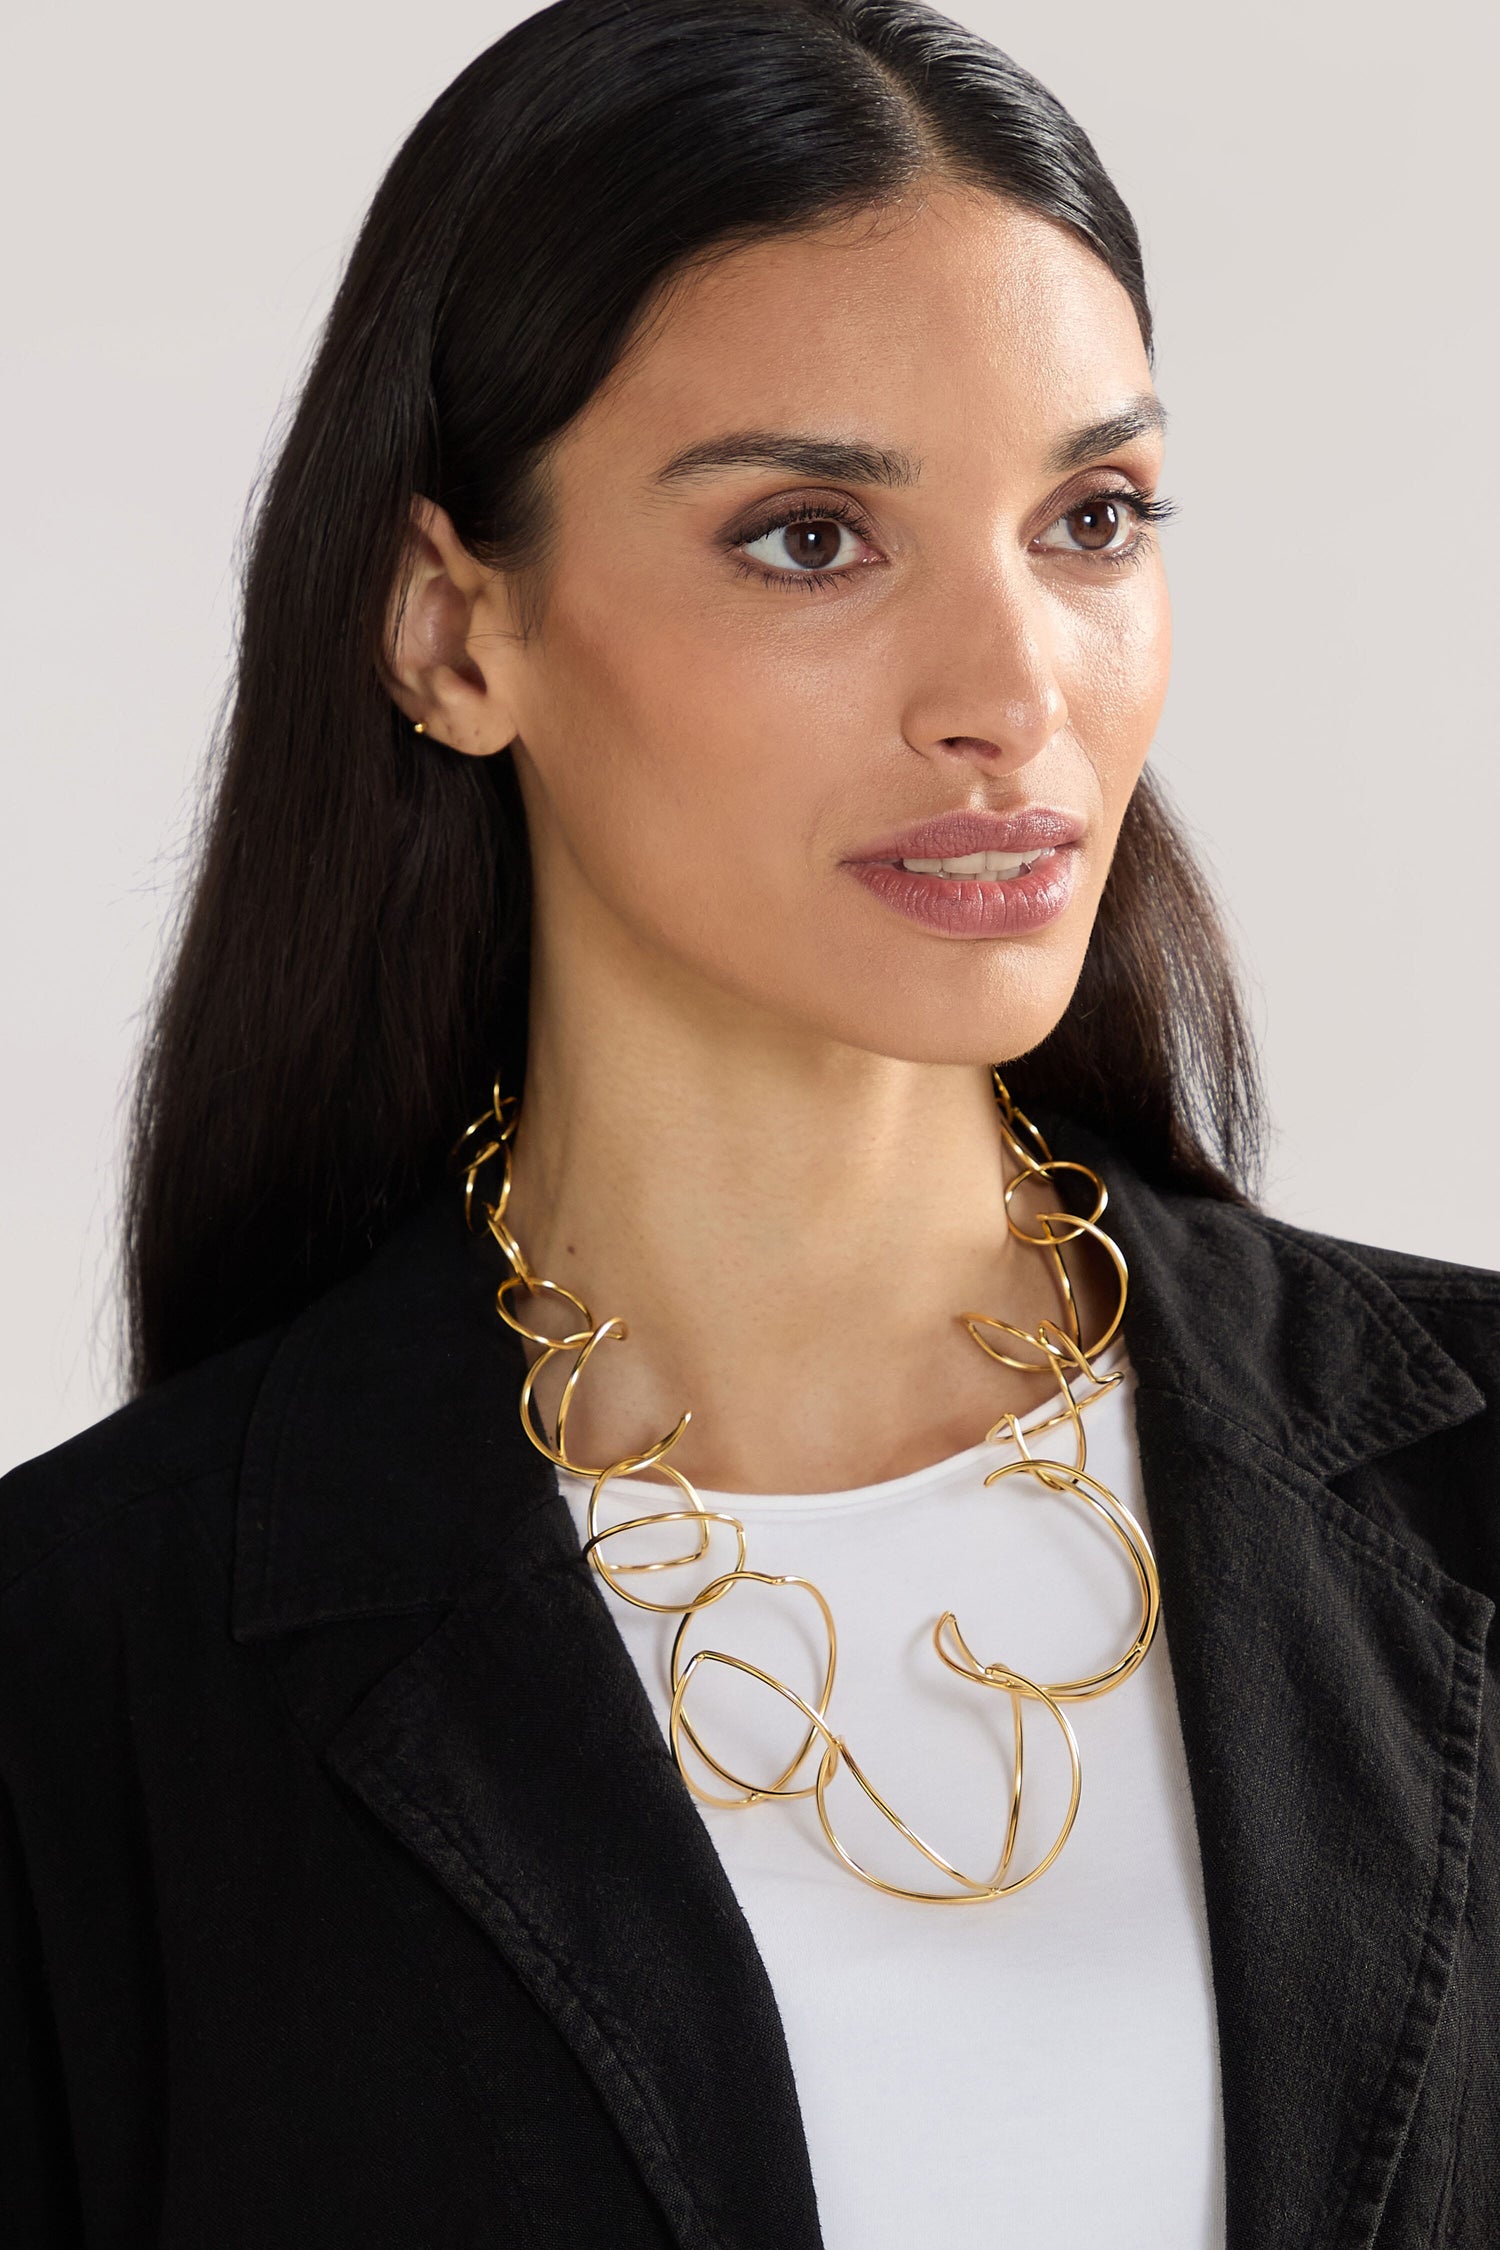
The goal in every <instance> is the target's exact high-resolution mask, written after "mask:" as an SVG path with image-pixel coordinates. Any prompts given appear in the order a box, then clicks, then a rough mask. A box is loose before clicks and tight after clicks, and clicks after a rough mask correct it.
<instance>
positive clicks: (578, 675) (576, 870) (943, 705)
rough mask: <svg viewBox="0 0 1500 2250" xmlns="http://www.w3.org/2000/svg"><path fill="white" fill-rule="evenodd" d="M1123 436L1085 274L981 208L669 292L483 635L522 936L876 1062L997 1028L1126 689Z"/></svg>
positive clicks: (1127, 493)
mask: <svg viewBox="0 0 1500 2250" xmlns="http://www.w3.org/2000/svg"><path fill="white" fill-rule="evenodd" d="M1160 446H1161V440H1160V433H1159V426H1158V410H1157V408H1156V406H1155V401H1154V396H1153V392H1152V386H1151V377H1150V372H1149V369H1148V366H1147V361H1146V356H1145V351H1144V349H1143V346H1142V343H1141V337H1140V332H1139V329H1138V327H1137V324H1136V319H1135V315H1134V312H1133V311H1132V308H1131V305H1130V302H1129V300H1128V298H1127V297H1126V295H1125V293H1124V291H1123V290H1122V289H1121V288H1120V286H1119V284H1118V283H1117V282H1116V281H1115V280H1114V279H1113V278H1112V277H1111V275H1110V274H1109V273H1108V272H1107V270H1106V269H1105V267H1104V266H1103V265H1102V264H1101V263H1100V262H1099V261H1098V260H1097V259H1096V258H1095V257H1093V256H1092V255H1091V254H1090V252H1089V251H1088V250H1086V249H1085V248H1084V247H1083V246H1082V244H1081V243H1079V242H1078V241H1077V240H1075V238H1074V237H1073V236H1071V235H1070V234H1069V233H1067V232H1066V231H1065V230H1064V229H1063V228H1062V227H1060V226H1055V225H1053V224H1051V223H1049V222H1048V221H1046V220H1043V219H1039V218H1036V217H1034V216H1032V215H1030V214H1028V213H1026V212H1024V211H1022V210H1020V209H1017V208H1014V207H1012V206H1009V205H1007V204H1004V203H1002V202H1000V201H998V200H997V199H995V198H994V197H992V196H988V195H985V194H982V193H979V192H976V191H973V190H966V189H962V188H951V187H946V186H943V187H932V188H929V189H928V190H927V192H926V193H925V194H924V195H922V196H921V197H920V198H915V197H914V198H913V199H911V200H910V201H908V202H906V203H904V204H902V205H901V206H899V207H897V208H895V209H894V210H891V211H887V212H885V213H882V214H880V215H879V217H878V218H876V219H871V218H870V217H868V216H866V217H862V218H860V219H858V220H854V221H849V222H840V223H839V224H836V225H833V226H829V227H826V228H824V229H822V230H819V231H817V232H813V233H809V234H806V235H800V236H793V237H786V236H783V237H780V238H777V239H774V240H770V241H767V242H765V243H763V244H761V245H759V246H756V247H753V248H749V249H743V250H737V251H734V252H732V253H730V254H728V255H726V256H724V257H722V258H721V259H720V260H719V261H718V262H717V263H714V264H711V265H708V266H706V267H704V268H701V269H700V270H698V271H697V272H695V273H693V274H691V275H690V276H689V277H688V278H686V279H685V280H683V281H682V282H681V283H680V284H679V286H678V287H677V288H676V289H675V290H674V291H672V292H671V293H670V294H669V295H668V296H667V297H666V298H665V299H664V301H663V303H662V304H661V306H660V307H659V308H658V314H657V317H656V318H655V319H654V320H653V321H652V322H651V323H650V324H648V326H647V327H646V329H645V330H644V331H643V332H642V335H641V337H640V339H639V341H638V343H637V345H636V347H635V348H634V349H633V350H632V352H631V353H630V354H629V355H628V356H627V358H626V360H625V361H624V362H623V363H622V364H621V366H620V367H619V368H618V369H617V371H616V373H615V375H614V376H613V377H612V378H611V380H610V381H609V383H608V384H607V385H606V386H605V387H604V389H603V390H602V391H601V392H600V393H599V394H598V395H597V396H596V397H595V398H594V399H593V400H592V401H591V402H590V404H589V406H588V407H587V409H586V410H585V411H584V412H583V413H582V414H581V415H580V416H579V417H578V419H577V420H576V421H575V422H574V423H573V424H572V425H571V426H570V427H569V428H568V430H567V431H566V432H565V433H564V435H563V437H562V438H561V440H560V441H559V442H558V444H557V447H556V450H555V454H554V457H553V464H552V471H553V474H552V483H553V494H554V503H553V504H554V508H555V525H556V534H555V543H554V546H553V549H552V553H551V556H550V559H549V562H548V564H547V566H546V580H545V593H544V597H543V609H542V615H541V622H540V626H539V628H538V629H537V630H536V631H535V632H534V633H533V634H532V635H531V636H530V637H529V638H528V639H527V640H526V641H524V642H523V643H519V644H518V643H516V642H515V641H514V640H513V639H512V640H510V641H508V642H506V643H504V644H503V645H504V646H505V648H506V649H507V651H508V653H507V654H506V656H505V657H504V658H503V659H502V658H501V657H499V656H498V655H497V656H496V658H495V659H494V662H495V663H496V664H497V665H501V664H503V675H497V680H496V685H497V686H503V689H504V697H505V704H504V707H505V710H506V714H507V723H508V722H509V721H512V720H513V723H514V732H515V737H516V739H515V742H514V745H513V748H514V755H515V757H516V760H517V765H518V768H519V775H520V781H521V786H522V791H523V795H524V800H525V805H526V811H527V818H528V823H529V826H530V832H531V839H532V849H533V857H534V864H535V869H536V882H537V896H538V914H539V935H540V938H541V942H542V945H543V948H544V954H543V957H544V958H546V957H549V955H550V957H553V958H555V957H556V951H557V948H558V947H562V948H563V949H564V951H565V952H566V951H567V950H569V949H577V948H584V947H587V948H593V947H597V946H599V945H600V944H605V945H609V946H610V947H611V948H612V949H614V951H613V955H612V958H614V959H616V960H618V959H621V958H628V957H631V956H634V957H635V958H637V959H639V960H640V961H641V963H642V964H643V966H646V967H648V968H649V967H651V966H653V965H654V968H655V971H656V973H658V974H663V973H668V971H670V974H671V976H672V977H673V979H674V981H677V982H679V983H680V981H681V979H682V978H684V977H685V978H686V980H687V985H688V988H689V989H691V990H694V991H696V992H698V993H699V994H700V995H702V996H704V997H705V998H707V999H708V1000H709V1001H710V1002H711V1003H712V1004H715V1005H723V1004H724V1003H725V1002H726V1001H728V1000H729V999H730V997H731V996H732V999H733V1002H734V1003H737V1004H744V1003H748V1004H749V1005H750V1006H751V1007H752V1008H753V1009H755V1010H756V1011H758V1012H764V1013H765V1014H768V1015H769V1016H771V1017H773V1018H776V1019H780V1020H781V1021H782V1022H784V1023H785V1024H787V1025H788V1026H795V1027H798V1029H799V1030H800V1031H802V1032H804V1033H805V1032H812V1033H814V1034H817V1035H821V1036H826V1037H831V1038H833V1039H834V1040H837V1041H839V1042H842V1043H845V1044H848V1045H852V1046H855V1047H859V1048H864V1049H868V1050H873V1051H875V1052H878V1053H881V1054H886V1055H892V1056H898V1057H902V1058H905V1059H909V1060H916V1061H942V1062H991V1061H994V1062H1002V1061H1005V1060H1007V1059H1009V1058H1011V1057H1013V1056H1015V1055H1018V1054H1020V1053H1023V1052H1024V1051H1025V1050H1026V1049H1027V1048H1029V1047H1031V1046H1033V1045H1035V1043H1036V1042H1037V1041H1038V1040H1039V1039H1041V1038H1042V1037H1043V1036H1044V1035H1045V1034H1046V1033H1047V1031H1049V1030H1050V1029H1051V1027H1052V1025H1053V1024H1054V1023H1055V1022H1056V1021H1057V1019H1058V1018H1059V1016H1060V1015H1061V1014H1062V1012H1063V1010H1064V1008H1065V1007H1066V1005H1067V1002H1068V999H1069V997H1070V995H1071V993H1072V990H1073V986H1074V983H1075V981H1076V979H1077V976H1078V972H1079V969H1080V967H1081V965H1082V961H1083V955H1084V950H1085V947H1086V945H1087V942H1088V937H1089V931H1090V928H1091V925H1092V923H1093V919H1094V914H1095V910H1096V907H1097V904H1098V900H1099V894H1100V890H1101V888H1102V886H1103V883H1104V879H1105V875H1106V873H1107V871H1108V867H1109V862H1110V857H1111V854H1112V852H1113V849H1114V845H1115V839H1116V836H1117V834H1118V831H1119V826H1120V820H1121V816H1122V815H1123V813H1124V810H1125V806H1126V803H1127V801H1128V799H1129V797H1130V793H1131V790H1132V788H1133V787H1134V785H1135V782H1136V779H1137V777H1138V775H1139V773H1140V770H1141V766H1142V763H1143V761H1144V759H1145V756H1146V752H1147V748H1148V745H1149V743H1150V740H1151V735H1152V731H1153V729H1154V727H1155V724H1156V720H1157V716H1158V712H1159V710H1160V706H1161V701H1162V696H1163V693H1164V690H1165V685H1166V678H1167V663H1168V638H1169V623H1168V607H1167V595H1166V588H1165V584H1164V580H1163V574H1162V566H1161V561H1160V557H1159V554H1158V551H1157V546H1156V541H1155V538H1154V536H1153V534H1152V532H1151V530H1150V528H1149V525H1148V523H1147V522H1146V521H1144V520H1143V519H1142V517H1141V515H1140V514H1139V512H1138V510H1139V507H1140V503H1141V500H1142V499H1143V498H1144V499H1149V498H1150V496H1151V495H1152V493H1153V492H1154V489H1155V481H1156V477H1157V474H1158V471H1159V466H1160V458H1159V457H1160ZM497 598H498V594H497ZM486 631H487V628H486V625H485V623H484V621H483V620H482V619H480V618H476V619H475V621H474V627H473V632H474V640H473V642H472V647H473V650H474V653H475V655H476V656H477V657H478V658H479V661H480V662H481V664H484V663H486V662H488V661H490V660H489V659H487V658H486V657H485V655H484V653H483V652H484V650H485V648H486V647H487V646H490V647H498V646H500V645H502V644H500V643H498V642H494V641H487V639H486ZM497 708H498V706H497ZM476 747H477V745H476ZM975 853H988V854H990V855H992V856H991V858H989V859H987V860H986V861H985V862H984V864H983V869H982V871H981V870H980V869H978V868H974V867H971V868H970V869H969V870H968V871H962V870H961V871H960V872H959V873H957V874H953V873H948V872H944V871H943V869H944V868H945V867H946V866H947V864H948V863H951V862H952V861H953V860H955V859H957V860H960V861H962V860H966V859H971V858H972V855H973V854H975ZM912 860H917V861H921V862H925V863H926V864H925V866H924V867H920V868H916V869H913V868H911V867H910V866H909V865H906V864H903V863H906V862H910V861H912ZM621 948H623V949H624V953H623V955H622V953H621V951H620V949H621Z"/></svg>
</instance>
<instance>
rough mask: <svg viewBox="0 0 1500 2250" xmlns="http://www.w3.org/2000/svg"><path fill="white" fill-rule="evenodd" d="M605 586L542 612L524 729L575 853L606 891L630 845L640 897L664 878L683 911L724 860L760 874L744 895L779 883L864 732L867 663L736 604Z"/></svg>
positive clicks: (871, 688) (662, 887) (714, 885)
mask: <svg viewBox="0 0 1500 2250" xmlns="http://www.w3.org/2000/svg"><path fill="white" fill-rule="evenodd" d="M610 591H611V590H610V589H601V590H600V591H599V592H598V593H596V594H594V595H592V596H591V597H589V598H583V597H580V596H575V597H574V598H572V599H570V600H569V601H568V602H567V603H566V604H565V605H564V606H562V607H561V608H560V609H559V611H558V612H557V613H556V614H555V615H554V616H552V617H550V618H549V622H548V626H547V632H546V643H547V652H546V674H547V682H546V696H545V707H544V709H543V710H541V711H540V712H539V713H538V714H537V721H538V723H537V725H536V727H535V729H534V739H532V738H531V737H529V738H528V747H529V748H530V749H531V751H532V755H533V757H534V759H535V761H536V763H537V765H538V767H539V769H540V770H541V772H542V774H543V778H544V780H545V783H546V787H547V792H548V796H549V798H550V800H551V803H552V806H553V809H554V813H555V817H556V818H557V820H558V822H559V824H560V826H561V827H562V828H563V830H564V832H565V834H566V836H567V840H568V842H569V844H570V846H571V847H572V851H573V855H574V857H575V858H577V859H578V860H579V861H580V863H581V864H582V865H583V866H584V867H585V869H586V870H587V872H588V873H589V875H590V877H591V879H593V880H594V881H595V882H596V884H597V885H598V886H599V887H600V888H602V889H605V890H606V891H613V889H614V888H615V885H614V883H613V882H612V881H611V879H610V869H611V867H612V866H616V867H617V866H618V865H619V862H620V860H621V857H622V847H623V848H624V851H625V852H627V853H628V857H629V862H630V869H631V887H632V896H633V900H634V902H635V904H636V905H637V907H639V906H640V905H641V904H642V903H644V899H645V895H649V894H660V893H662V892H663V891H667V890H670V892H671V894H672V895H673V896H674V897H675V898H676V899H677V900H678V901H679V902H680V906H681V908H682V909H683V910H684V911H685V910H687V908H688V905H689V896H690V894H692V893H693V892H695V891H697V890H699V889H701V888H702V887H703V885H704V884H706V885H708V886H709V888H710V890H715V889H716V890H717V892H718V895H719V896H721V897H722V895H723V877H724V872H727V869H728V868H729V867H730V866H732V867H733V868H734V869H735V870H737V871H738V872H739V874H740V875H741V877H742V878H745V877H749V876H751V875H752V874H753V873H754V874H757V875H758V878H759V879H758V881H754V882H751V883H750V885H749V891H750V894H751V896H753V895H754V894H755V893H756V892H760V893H761V894H762V895H764V894H766V893H768V892H772V891H774V890H775V888H776V885H777V881H778V875H779V879H780V881H781V882H782V883H785V881H786V880H787V878H788V875H789V873H790V871H791V869H793V868H795V866H796V865H797V862H798V859H799V852H798V844H799V842H801V843H802V844H804V845H810V842H811V839H812V837H813V835H814V833H815V831H816V829H817V827H818V823H819V812H820V807H821V806H822V805H824V804H825V803H826V798H827V789H828V783H829V779H830V769H832V771H833V772H834V773H836V772H837V771H839V770H840V769H841V768H842V767H843V766H845V765H846V764H847V762H848V756H849V749H848V745H849V743H850V742H851V741H853V740H857V739H859V738H860V736H861V734H862V733H865V734H866V735H867V728H868V720H867V718H866V716H865V715H864V714H862V712H861V710H860V709H859V707H858V704H857V696H858V694H859V693H860V692H861V682H862V681H863V682H864V683H865V685H864V689H863V692H866V693H871V694H873V693H874V692H875V685H874V680H873V679H872V678H871V676H870V674H869V671H868V668H864V667H856V668H853V669H851V667H850V665H849V663H848V652H847V650H844V651H842V652H840V654H839V656H838V658H837V660H835V658H834V655H833V652H832V650H831V648H830V647H829V646H828V645H827V644H825V645H824V647H823V648H822V649H819V648H818V647H816V646H815V645H814V643H815V641H816V639H817V636H814V635H812V634H809V635H807V636H805V637H804V638H803V641H802V645H801V646H799V645H798V636H797V635H796V634H791V635H789V634H788V633H787V632H786V629H785V624H784V622H782V621H781V620H778V619H777V618H776V617H775V616H774V615H773V616H769V617H763V618H759V619H756V618H752V617H750V616H748V615H747V614H746V611H745V609H744V607H743V605H736V604H734V603H733V602H726V603H725V604H723V605H722V607H720V606H718V605H715V604H714V603H712V602H709V603H707V604H701V603H700V604H697V605H694V606H692V607H689V606H688V605H685V604H684V605H674V604H673V603H672V602H670V601H669V600H663V599H662V598H661V597H660V595H659V594H656V593H653V592H652V590H650V589H646V590H644V591H642V590H633V589H629V588H617V589H614V590H613V591H614V592H615V593H616V594H617V595H619V596H622V597H624V598H616V599H610V598H607V597H608V594H609V592H610ZM773 598H775V599H778V600H781V601H785V602H786V603H788V604H791V603H793V602H805V603H807V604H808V606H809V607H810V606H811V603H812V601H813V600H814V599H815V598H816V597H812V596H808V595H797V594H788V595H784V596H779V597H773ZM522 731H523V733H524V732H526V731H527V730H526V729H525V728H524V727H523V730H522ZM716 866H717V867H718V868H719V870H721V872H720V874H718V875H717V876H716V875H715V873H714V869H715V867H716ZM695 871H701V875H702V881H701V882H700V881H699V879H698V874H697V873H696V872H695Z"/></svg>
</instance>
